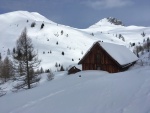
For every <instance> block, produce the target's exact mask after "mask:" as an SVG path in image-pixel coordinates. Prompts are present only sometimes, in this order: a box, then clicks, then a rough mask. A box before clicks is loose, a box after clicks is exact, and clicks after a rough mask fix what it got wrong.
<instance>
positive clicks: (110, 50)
mask: <svg viewBox="0 0 150 113" xmlns="http://www.w3.org/2000/svg"><path fill="white" fill-rule="evenodd" d="M137 60H138V58H137V56H136V55H135V54H134V53H132V52H131V51H130V50H129V49H128V48H126V47H125V46H123V45H117V44H112V43H106V42H100V41H98V42H96V43H94V44H93V46H92V47H91V48H90V49H89V50H88V52H87V53H86V54H85V55H84V56H83V58H82V59H81V60H80V62H79V63H78V64H82V70H104V71H108V72H110V73H116V72H120V71H124V70H127V69H128V68H129V67H130V66H132V65H133V64H134V63H135V62H136V61H137Z"/></svg>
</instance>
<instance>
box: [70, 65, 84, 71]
mask: <svg viewBox="0 0 150 113" xmlns="http://www.w3.org/2000/svg"><path fill="white" fill-rule="evenodd" d="M74 66H75V67H76V68H78V69H80V70H82V65H70V66H69V68H68V70H69V69H71V68H72V67H74Z"/></svg>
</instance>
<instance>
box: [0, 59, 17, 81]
mask: <svg viewBox="0 0 150 113" xmlns="http://www.w3.org/2000/svg"><path fill="white" fill-rule="evenodd" d="M0 71H1V78H2V79H3V81H4V82H7V81H8V80H9V79H10V78H12V77H13V76H14V74H15V73H14V68H13V63H12V61H11V60H9V58H8V57H6V58H5V59H4V61H3V62H2V61H1V70H0Z"/></svg>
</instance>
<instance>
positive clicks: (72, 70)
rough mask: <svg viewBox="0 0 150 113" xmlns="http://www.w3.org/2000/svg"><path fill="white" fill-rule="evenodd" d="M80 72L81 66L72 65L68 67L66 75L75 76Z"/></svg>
mask: <svg viewBox="0 0 150 113" xmlns="http://www.w3.org/2000/svg"><path fill="white" fill-rule="evenodd" d="M81 70H82V66H81V65H73V66H70V67H69V69H68V74H75V73H77V72H80V71H81Z"/></svg>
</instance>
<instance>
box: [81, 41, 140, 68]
mask: <svg viewBox="0 0 150 113" xmlns="http://www.w3.org/2000/svg"><path fill="white" fill-rule="evenodd" d="M97 43H98V44H99V45H100V46H101V47H102V48H103V49H104V50H105V51H106V52H107V53H108V54H109V55H110V56H111V57H112V58H113V59H114V60H115V61H117V62H118V63H119V64H120V65H121V66H124V65H127V64H130V63H132V62H135V61H137V60H138V57H137V56H136V55H135V54H134V53H133V52H131V51H130V50H129V49H128V48H127V47H125V46H124V45H118V44H113V43H108V42H101V41H98V42H95V43H94V44H93V45H92V47H91V48H90V49H89V50H88V51H87V53H86V54H85V55H84V56H83V58H82V59H84V57H86V55H87V54H88V53H89V52H90V51H91V49H92V48H93V46H94V45H95V44H97ZM82 59H81V61H82ZM81 61H80V62H81ZM80 62H79V64H80Z"/></svg>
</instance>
